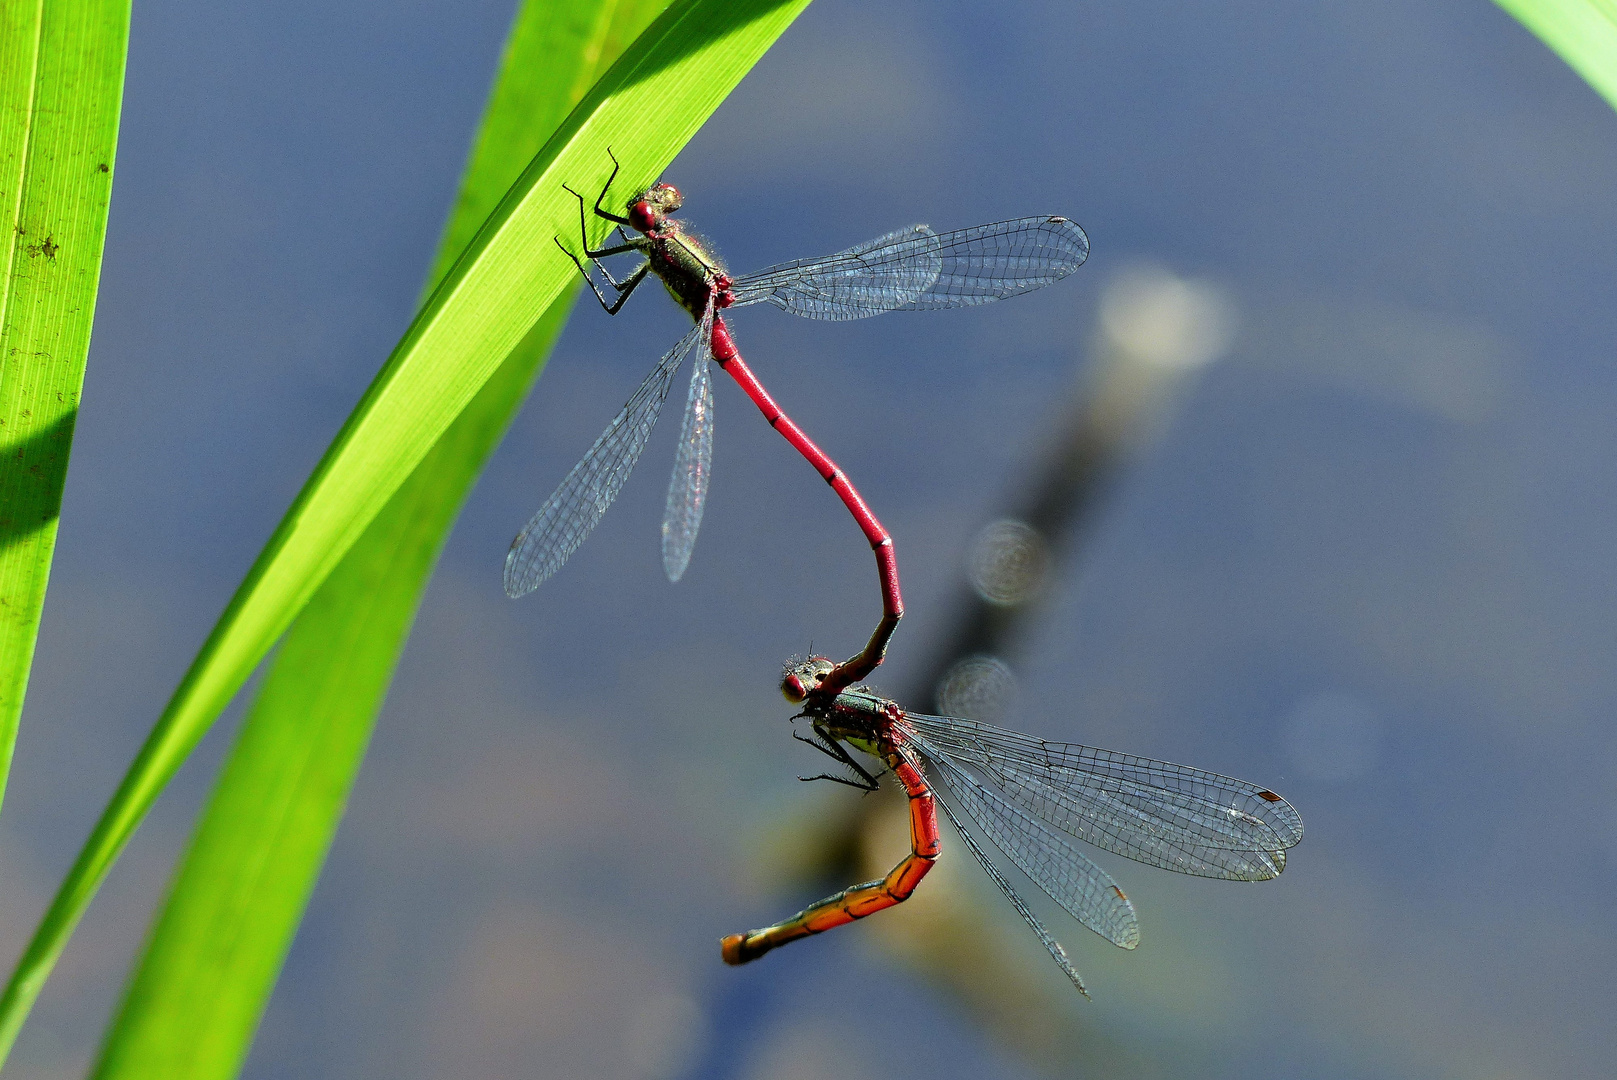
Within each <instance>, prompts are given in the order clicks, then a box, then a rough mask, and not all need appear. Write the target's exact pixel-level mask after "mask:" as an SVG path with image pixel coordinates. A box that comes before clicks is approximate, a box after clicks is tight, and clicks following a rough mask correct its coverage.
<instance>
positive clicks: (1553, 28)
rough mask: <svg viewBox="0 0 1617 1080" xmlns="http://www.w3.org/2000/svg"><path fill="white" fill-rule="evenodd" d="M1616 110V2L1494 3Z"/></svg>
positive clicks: (1519, 0)
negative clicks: (1512, 16)
mask: <svg viewBox="0 0 1617 1080" xmlns="http://www.w3.org/2000/svg"><path fill="white" fill-rule="evenodd" d="M1495 2H1496V3H1498V4H1499V6H1500V7H1502V8H1504V9H1505V10H1506V11H1508V12H1510V13H1511V14H1512V15H1514V16H1515V17H1516V19H1517V21H1518V22H1520V23H1521V24H1522V25H1523V26H1525V27H1527V29H1529V30H1531V31H1532V32H1533V33H1534V34H1535V35H1537V36H1538V39H1539V40H1540V41H1542V42H1544V44H1546V45H1548V46H1549V47H1550V49H1551V50H1552V51H1554V52H1555V54H1556V55H1557V56H1559V57H1560V58H1561V59H1562V60H1565V61H1566V63H1567V66H1568V67H1570V68H1572V70H1573V71H1576V72H1577V73H1578V74H1579V75H1581V76H1583V79H1584V81H1585V82H1587V83H1588V84H1589V85H1590V86H1592V87H1594V89H1595V91H1596V92H1597V93H1599V94H1600V96H1601V97H1603V98H1605V99H1606V102H1607V104H1609V105H1610V106H1611V107H1612V108H1614V109H1617V0H1495Z"/></svg>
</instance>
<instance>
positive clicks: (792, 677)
mask: <svg viewBox="0 0 1617 1080" xmlns="http://www.w3.org/2000/svg"><path fill="white" fill-rule="evenodd" d="M780 692H781V693H782V694H785V695H786V700H787V701H790V702H791V703H792V704H794V705H795V704H797V703H798V702H799V701H802V700H803V699H804V698H806V697H808V691H807V690H805V689H804V688H803V680H802V679H800V678H798V677H797V673H796V672H795V671H794V672H792V673H791V674H789V675H787V676H786V677H785V678H784V679H782V680H781V681H780Z"/></svg>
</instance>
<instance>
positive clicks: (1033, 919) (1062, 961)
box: [937, 799, 1089, 997]
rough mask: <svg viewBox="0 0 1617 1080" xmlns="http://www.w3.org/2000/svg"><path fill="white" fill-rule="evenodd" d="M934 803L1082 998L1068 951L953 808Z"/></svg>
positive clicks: (1079, 979) (1081, 982) (941, 801)
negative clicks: (1013, 885) (1018, 893)
mask: <svg viewBox="0 0 1617 1080" xmlns="http://www.w3.org/2000/svg"><path fill="white" fill-rule="evenodd" d="M937 805H938V806H939V807H940V808H942V810H943V813H944V816H945V817H947V818H948V819H949V821H950V822H952V823H953V825H954V828H955V832H957V833H959V834H960V839H961V840H963V841H965V844H966V849H967V850H968V851H970V852H971V855H972V858H974V859H976V860H977V865H978V866H981V867H982V868H983V872H984V873H986V874H987V875H988V877H989V880H991V881H993V883H994V884H995V885H997V886H999V891H1000V892H1001V893H1003V894H1004V895H1005V899H1007V900H1009V901H1010V902H1011V906H1012V907H1013V908H1015V909H1016V913H1017V914H1018V915H1020V916H1022V918H1023V919H1025V920H1027V924H1028V925H1029V926H1031V927H1032V928H1033V932H1034V933H1035V934H1037V935H1039V941H1040V942H1042V943H1043V944H1044V947H1045V948H1046V949H1048V950H1049V952H1050V958H1051V959H1052V960H1054V961H1055V962H1056V965H1057V966H1058V967H1060V968H1061V970H1062V972H1063V973H1064V974H1065V975H1066V976H1067V978H1069V979H1071V980H1072V985H1074V986H1076V987H1077V988H1078V992H1079V993H1080V994H1082V995H1084V997H1088V996H1089V991H1088V990H1085V989H1084V980H1083V979H1082V978H1081V977H1080V976H1079V974H1078V969H1077V968H1075V967H1073V966H1072V960H1071V959H1069V958H1068V956H1067V950H1066V949H1063V948H1062V947H1061V942H1059V941H1057V940H1056V939H1055V937H1054V936H1053V935H1052V934H1051V933H1050V931H1048V930H1046V929H1045V928H1044V924H1043V923H1041V922H1040V921H1039V919H1038V916H1036V915H1034V914H1033V910H1032V909H1031V908H1029V907H1028V906H1027V902H1026V901H1024V900H1023V899H1022V898H1021V897H1020V896H1017V895H1016V890H1015V889H1013V888H1011V883H1010V882H1009V881H1006V880H1005V875H1004V874H1002V873H1000V872H999V867H997V866H995V865H994V860H992V859H990V858H989V857H988V856H987V855H985V854H984V853H983V849H982V848H981V847H979V846H978V844H977V841H976V840H975V839H973V837H972V835H971V833H970V832H968V831H967V830H966V827H965V826H964V825H962V824H961V823H960V819H959V818H957V817H955V816H954V811H953V810H951V809H949V804H948V803H946V802H944V801H943V800H942V799H939V800H938V804H937Z"/></svg>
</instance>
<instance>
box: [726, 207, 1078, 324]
mask: <svg viewBox="0 0 1617 1080" xmlns="http://www.w3.org/2000/svg"><path fill="white" fill-rule="evenodd" d="M1088 257H1089V238H1088V237H1087V236H1085V235H1084V230H1083V229H1081V228H1079V227H1078V224H1077V222H1074V221H1071V220H1069V219H1067V218H1064V217H1027V218H1017V219H1015V220H1013V221H1000V222H995V223H994V224H991V225H976V226H973V227H972V228H969V229H957V230H955V231H954V232H946V233H934V232H933V231H932V230H931V229H929V228H928V227H926V226H925V225H912V226H910V227H909V228H907V229H899V230H898V231H896V232H891V233H888V234H887V235H886V236H881V237H877V238H876V239H875V240H871V241H870V242H868V243H865V244H861V245H859V246H858V247H853V248H849V249H848V250H847V251H842V252H838V253H837V254H835V255H828V256H826V257H824V258H819V259H798V260H795V261H793V262H787V263H781V264H779V265H778V266H771V267H769V268H768V269H767V270H760V271H759V272H758V273H756V274H747V275H745V276H743V277H739V278H736V279H735V281H734V283H733V284H732V286H731V293H732V295H733V296H734V297H735V303H734V305H733V306H735V307H743V306H745V305H747V304H756V303H759V302H768V303H771V304H774V305H775V306H776V307H778V308H780V309H781V310H783V311H789V312H791V313H792V314H793V315H801V316H803V317H804V318H809V319H863V318H865V317H867V316H870V315H876V314H879V313H881V312H883V311H922V310H927V309H931V308H947V307H965V306H968V305H972V304H986V303H988V302H990V301H993V300H1003V299H1005V298H1006V297H1008V296H1016V295H1018V294H1020V293H1025V292H1032V291H1033V290H1034V289H1042V288H1044V287H1045V286H1046V285H1049V284H1051V283H1052V282H1056V281H1059V280H1061V279H1062V278H1064V277H1066V276H1067V275H1068V274H1070V273H1072V272H1073V271H1074V270H1076V269H1078V267H1080V266H1082V265H1083V263H1084V260H1085V259H1087V258H1088Z"/></svg>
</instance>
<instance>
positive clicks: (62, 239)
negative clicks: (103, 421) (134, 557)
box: [0, 0, 129, 798]
mask: <svg viewBox="0 0 1617 1080" xmlns="http://www.w3.org/2000/svg"><path fill="white" fill-rule="evenodd" d="M128 39H129V5H128V3H127V0H103V2H98V3H83V4H70V3H63V2H58V0H52V2H50V3H43V2H40V0H33V2H26V0H25V2H18V3H7V4H5V5H0V215H3V217H4V220H3V226H4V233H3V235H0V245H3V254H0V798H3V797H4V792H5V782H6V778H7V776H8V775H9V773H10V769H11V754H12V749H13V746H14V745H15V742H16V737H17V724H18V720H19V719H20V717H21V715H22V706H23V699H24V697H25V695H26V693H27V689H28V676H29V672H30V670H31V668H32V667H33V658H34V642H35V639H36V637H37V636H38V633H39V619H40V614H41V612H42V611H43V609H44V604H45V590H46V586H47V585H48V583H49V581H50V570H51V560H52V557H53V555H54V554H55V550H56V531H57V516H58V514H59V513H60V512H61V507H62V489H63V486H64V484H65V483H66V480H67V462H68V454H69V452H70V451H71V449H72V446H73V429H74V425H75V424H76V422H77V420H78V410H79V393H80V391H81V390H82V388H83V386H84V365H85V358H86V356H87V354H88V352H89V348H90V328H91V323H92V321H93V319H94V316H95V300H96V290H97V286H98V284H99V282H100V278H101V256H102V249H103V247H104V245H105V241H106V231H107V206H108V202H109V200H110V197H111V193H112V169H113V164H114V153H115V151H116V149H117V143H118V119H119V113H120V110H121V106H122V102H123V76H124V56H125V53H126V46H127V43H128Z"/></svg>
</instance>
